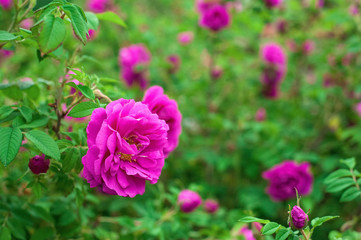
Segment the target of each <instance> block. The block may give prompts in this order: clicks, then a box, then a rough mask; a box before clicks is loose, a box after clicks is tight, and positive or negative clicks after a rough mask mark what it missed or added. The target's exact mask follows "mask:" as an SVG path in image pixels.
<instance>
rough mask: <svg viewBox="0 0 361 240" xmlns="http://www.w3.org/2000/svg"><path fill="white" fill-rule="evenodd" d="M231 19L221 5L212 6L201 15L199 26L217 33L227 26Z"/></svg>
mask: <svg viewBox="0 0 361 240" xmlns="http://www.w3.org/2000/svg"><path fill="white" fill-rule="evenodd" d="M230 22H231V18H230V15H229V13H228V12H227V9H226V8H225V7H224V6H222V5H218V4H217V5H214V6H212V7H211V8H209V9H207V10H206V11H204V12H202V13H201V16H200V19H199V26H201V27H204V28H208V29H210V30H212V31H214V32H218V31H220V30H222V29H223V28H226V27H228V26H229V24H230Z"/></svg>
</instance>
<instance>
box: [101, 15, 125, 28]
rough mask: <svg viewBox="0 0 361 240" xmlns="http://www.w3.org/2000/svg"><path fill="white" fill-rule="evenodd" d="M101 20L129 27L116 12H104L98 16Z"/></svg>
mask: <svg viewBox="0 0 361 240" xmlns="http://www.w3.org/2000/svg"><path fill="white" fill-rule="evenodd" d="M96 16H97V17H98V19H99V20H103V21H108V22H112V23H115V24H118V25H120V26H122V27H127V25H126V24H125V23H124V21H123V20H122V19H121V18H120V17H119V16H118V15H117V14H116V13H114V12H104V13H98V14H96Z"/></svg>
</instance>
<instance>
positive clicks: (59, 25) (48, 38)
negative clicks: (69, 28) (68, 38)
mask: <svg viewBox="0 0 361 240" xmlns="http://www.w3.org/2000/svg"><path fill="white" fill-rule="evenodd" d="M65 34H66V28H65V24H64V20H63V19H61V18H59V17H54V15H47V16H46V17H45V18H44V23H43V28H42V30H41V32H40V35H39V38H38V42H39V46H40V49H41V51H42V52H43V53H45V54H48V53H50V52H52V51H54V50H55V49H57V48H58V47H60V45H61V44H62V43H63V41H64V39H65Z"/></svg>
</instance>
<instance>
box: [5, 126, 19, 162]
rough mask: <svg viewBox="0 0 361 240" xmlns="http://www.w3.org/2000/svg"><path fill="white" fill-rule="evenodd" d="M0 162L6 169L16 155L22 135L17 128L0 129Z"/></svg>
mask: <svg viewBox="0 0 361 240" xmlns="http://www.w3.org/2000/svg"><path fill="white" fill-rule="evenodd" d="M0 136H1V138H0V160H1V162H2V164H4V166H5V167H6V166H7V165H9V163H10V162H11V161H12V160H14V158H15V156H16V154H17V153H18V151H19V149H20V146H21V140H22V134H21V131H20V129H19V128H0Z"/></svg>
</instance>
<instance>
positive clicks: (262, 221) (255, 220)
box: [238, 216, 270, 224]
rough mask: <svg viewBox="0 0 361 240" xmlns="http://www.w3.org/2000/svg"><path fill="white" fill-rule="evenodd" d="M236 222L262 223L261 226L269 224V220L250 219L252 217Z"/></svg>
mask: <svg viewBox="0 0 361 240" xmlns="http://www.w3.org/2000/svg"><path fill="white" fill-rule="evenodd" d="M238 221H240V222H244V223H251V222H259V223H263V224H266V223H269V222H270V221H269V220H265V219H261V218H256V217H252V216H247V217H243V218H241V219H240V220H238Z"/></svg>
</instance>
